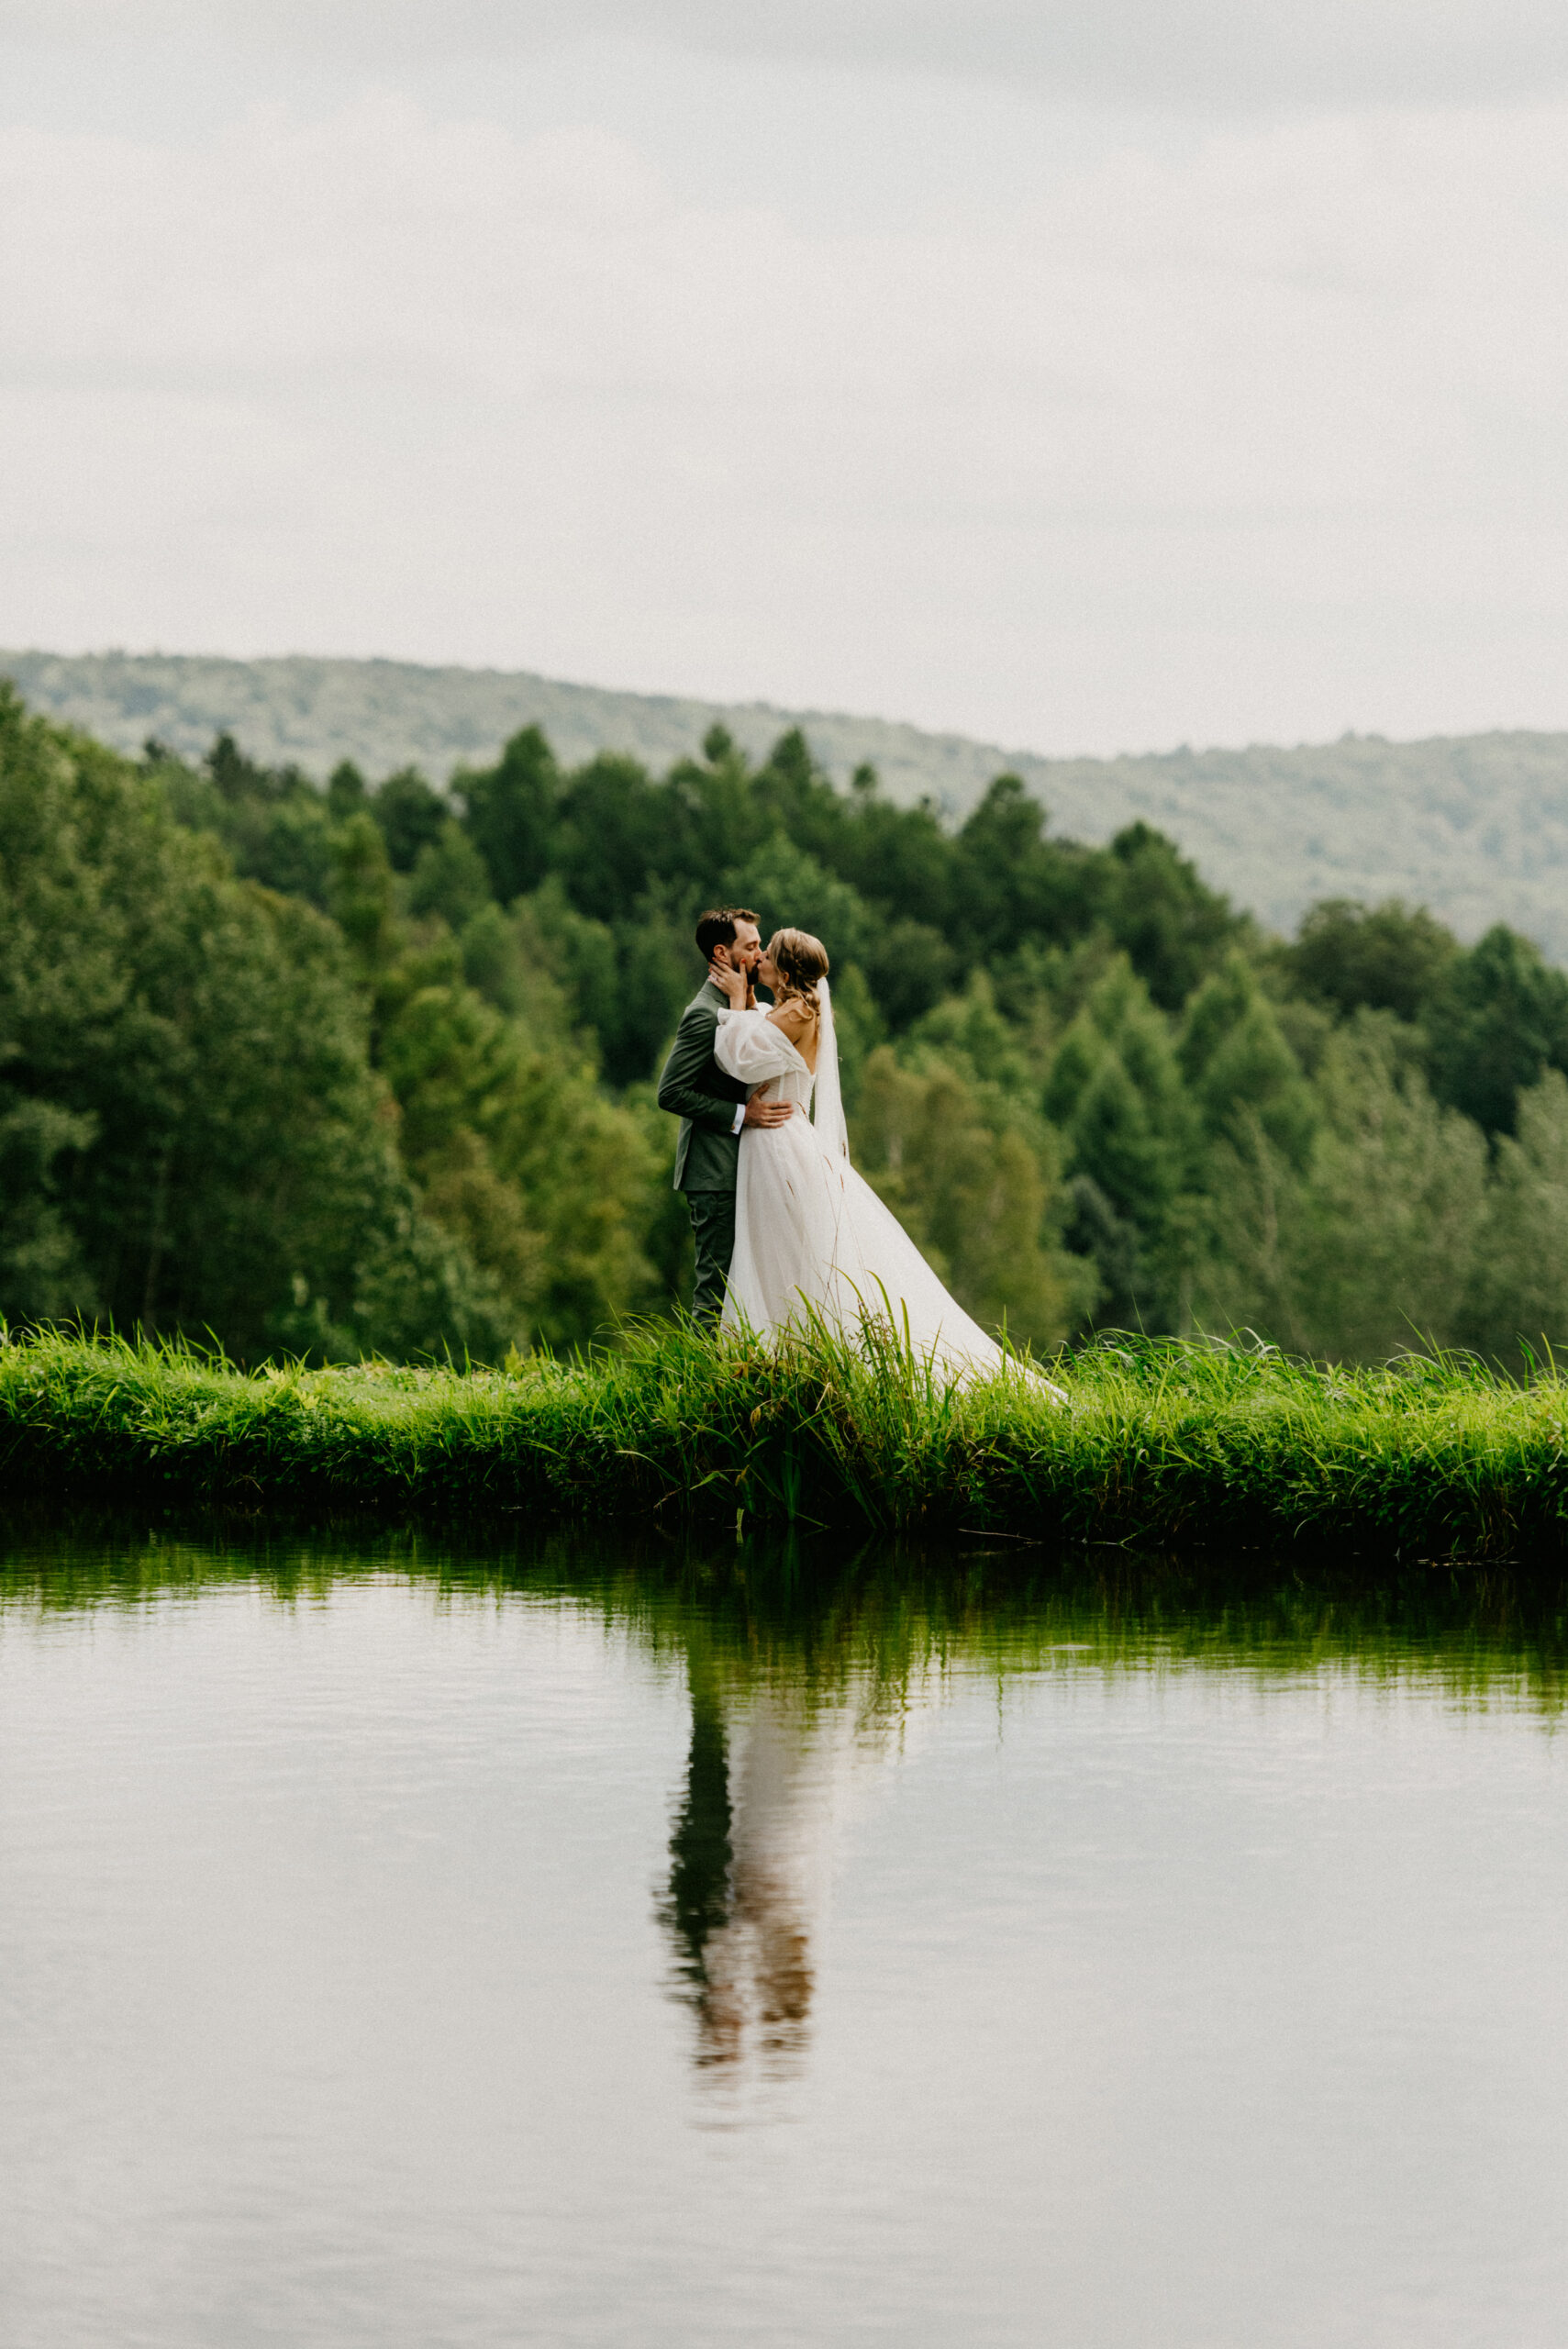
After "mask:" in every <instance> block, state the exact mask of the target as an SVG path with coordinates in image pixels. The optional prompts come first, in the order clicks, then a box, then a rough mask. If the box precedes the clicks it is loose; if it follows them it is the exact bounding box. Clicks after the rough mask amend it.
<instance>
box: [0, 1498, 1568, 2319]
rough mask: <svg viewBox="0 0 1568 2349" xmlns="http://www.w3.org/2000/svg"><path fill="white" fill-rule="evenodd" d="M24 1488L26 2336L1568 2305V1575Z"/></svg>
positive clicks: (13, 2202) (15, 1975)
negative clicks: (342, 1523)
mask: <svg viewBox="0 0 1568 2349" xmlns="http://www.w3.org/2000/svg"><path fill="white" fill-rule="evenodd" d="M1342 1579H1343V1581H1344V1585H1345V1586H1344V1587H1341V1586H1340V1583H1339V1582H1336V1580H1335V1579H1334V1578H1333V1577H1328V1578H1323V1577H1319V1578H1318V1580H1313V1579H1311V1578H1306V1577H1304V1576H1303V1575H1301V1573H1299V1572H1298V1571H1296V1570H1292V1569H1290V1568H1288V1567H1283V1566H1273V1565H1271V1564H1268V1563H1267V1562H1259V1561H1252V1562H1251V1563H1249V1564H1246V1565H1245V1567H1244V1569H1243V1567H1241V1566H1240V1565H1239V1566H1238V1567H1237V1568H1236V1569H1235V1570H1234V1571H1231V1572H1229V1573H1221V1572H1220V1571H1219V1570H1218V1569H1216V1568H1213V1567H1210V1568H1208V1569H1206V1570H1205V1574H1204V1575H1203V1576H1201V1577H1199V1576H1195V1575H1194V1573H1193V1572H1192V1571H1191V1570H1190V1569H1188V1570H1184V1569H1178V1568H1177V1567H1175V1566H1172V1565H1169V1564H1162V1562H1159V1561H1142V1562H1140V1561H1136V1560H1129V1559H1126V1558H1124V1557H1123V1556H1122V1555H1121V1554H1120V1553H1099V1554H1098V1555H1097V1556H1093V1555H1092V1556H1088V1557H1079V1558H1076V1559H1061V1558H1050V1557H1047V1556H1046V1555H1045V1554H1044V1553H1038V1552H1035V1553H1031V1552H1028V1551H1025V1550H1022V1549H1018V1550H1016V1551H1014V1552H1011V1553H1006V1552H1003V1551H1001V1550H1000V1549H992V1550H986V1549H985V1547H984V1544H981V1543H977V1544H976V1546H975V1547H974V1548H973V1549H972V1550H970V1551H968V1552H961V1553H958V1554H954V1555H951V1556H948V1557H932V1556H929V1555H916V1554H912V1553H906V1554H904V1555H894V1554H879V1553H862V1554H859V1555H851V1554H849V1553H832V1552H831V1551H830V1550H824V1551H821V1552H818V1553H798V1552H789V1551H784V1552H780V1553H762V1552H759V1551H756V1550H753V1549H751V1548H750V1547H740V1548H737V1547H735V1546H734V1545H731V1546H730V1547H729V1548H728V1549H720V1550H718V1551H717V1552H715V1553H711V1554H705V1553H692V1554H685V1553H677V1552H675V1551H673V1550H670V1549H667V1548H662V1547H658V1546H656V1545H654V1544H653V1543H651V1542H649V1543H648V1544H646V1545H644V1546H642V1547H640V1548H639V1547H638V1546H637V1545H636V1544H630V1545H628V1544H624V1543H623V1544H619V1545H617V1544H613V1543H612V1544H607V1545H606V1543H605V1542H603V1540H602V1539H600V1540H598V1541H595V1542H573V1541H566V1540H562V1541H557V1542H539V1543H533V1544H530V1543H529V1542H527V1541H526V1540H519V1541H514V1542H506V1543H503V1542H499V1541H498V1539H497V1538H496V1537H495V1536H494V1535H476V1536H475V1537H474V1538H473V1541H467V1540H462V1541H460V1540H458V1539H456V1538H455V1537H450V1536H449V1537H445V1538H444V1539H439V1540H437V1539H432V1538H431V1537H430V1536H429V1535H428V1534H426V1533H413V1532H407V1533H400V1534H396V1535H391V1534H375V1535H364V1536H360V1537H355V1536H353V1535H351V1534H347V1535H345V1534H339V1535H337V1536H334V1537H332V1538H325V1537H317V1538H310V1537H305V1536H301V1537H299V1538H297V1539H295V1538H283V1537H277V1538H272V1539H264V1538H262V1537H261V1536H259V1535H254V1534H250V1535H248V1534H244V1533H239V1534H234V1533H228V1534H222V1535H220V1534H217V1533H209V1534H206V1535H202V1534H199V1533H197V1534H193V1533H191V1532H189V1531H185V1532H183V1533H181V1534H175V1533H171V1532H169V1531H161V1532H152V1533H149V1532H147V1531H136V1530H134V1529H133V1530H131V1531H127V1530H126V1529H124V1528H113V1527H108V1528H105V1527H98V1528H91V1527H88V1528H83V1526H81V1525H75V1526H72V1527H71V1528H69V1529H67V1528H52V1529H51V1528H50V1527H49V1526H48V1525H38V1524H33V1525H21V1526H15V1527H13V1530H12V1532H11V1534H10V1536H9V1540H8V1545H7V1546H6V1550H5V1554H4V1557H3V1559H0V2191H3V2195H4V2208H5V2211H6V2227H5V2232H6V2258H5V2261H4V2275H3V2278H0V2296H3V2305H0V2334H3V2337H4V2338H5V2340H6V2342H8V2343H17V2344H19V2345H20V2344H27V2345H28V2349H31V2344H40V2349H41V2344H45V2343H47V2344H49V2349H76V2344H100V2343H102V2344H113V2349H140V2344H143V2343H145V2344H148V2349H217V2345H218V2344H221V2349H250V2344H258V2345H259V2344H267V2345H268V2349H272V2344H278V2345H279V2349H283V2344H287V2349H312V2345H313V2344H317V2343H320V2344H331V2349H343V2345H345V2344H354V2349H358V2344H361V2343H362V2344H365V2345H366V2349H370V2345H371V2344H375V2349H388V2344H405V2343H406V2344H409V2349H415V2344H417V2349H432V2344H455V2345H456V2349H469V2344H475V2349H477V2345H478V2344H490V2343H496V2344H500V2343H507V2344H515V2343H534V2342H539V2343H593V2344H595V2349H603V2344H606V2343H628V2344H629V2343H636V2344H638V2349H648V2345H649V2344H654V2345H655V2349H663V2344H666V2343H668V2344H672V2349H673V2344H677V2343H678V2344H682V2349H692V2344H709V2343H712V2344H720V2343H722V2344H726V2345H727V2349H728V2344H734V2343H769V2344H774V2343H776V2344H781V2349H782V2344H784V2343H790V2344H797V2343H835V2344H836V2343H841V2342H860V2341H865V2342H873V2343H880V2342H887V2343H893V2342H897V2343H943V2344H946V2343H966V2344H969V2343H980V2344H993V2343H1041V2342H1047V2343H1063V2344H1073V2349H1086V2345H1087V2349H1098V2344H1102V2343H1104V2344H1110V2343H1118V2344H1120V2343H1128V2344H1131V2343H1139V2344H1146V2343H1159V2344H1161V2345H1162V2349H1186V2344H1193V2349H1198V2345H1199V2344H1202V2349H1218V2344H1230V2343H1234V2344H1237V2349H1243V2344H1244V2349H1257V2344H1259V2343H1270V2344H1278V2343H1302V2344H1307V2343H1310V2344H1312V2349H1324V2344H1326V2343H1356V2344H1362V2343H1390V2344H1393V2343H1399V2344H1408V2343H1422V2344H1423V2349H1434V2344H1447V2343H1477V2344H1479V2343H1485V2344H1487V2349H1494V2344H1496V2343H1502V2342H1506V2343H1509V2344H1516V2345H1517V2344H1521V2343H1547V2342H1549V2341H1550V2342H1556V2341H1558V2340H1560V2339H1562V2335H1563V2332H1564V2328H1565V2327H1568V2248H1565V2243H1568V2231H1565V2230H1564V2229H1563V2226H1562V2211H1563V2209H1564V2206H1565V2202H1568V1964H1565V1961H1568V1868H1565V1858H1568V1835H1565V1831H1568V1746H1565V1743H1564V1739H1563V1737H1562V1719H1563V1716H1562V1698H1563V1691H1564V1687H1565V1686H1568V1682H1565V1680H1564V1676H1563V1673H1562V1664H1563V1660H1564V1650H1565V1645H1568V1642H1565V1639H1564V1631H1563V1620H1564V1619H1563V1610H1562V1596H1561V1594H1560V1593H1557V1592H1553V1593H1551V1594H1547V1595H1542V1594H1540V1593H1539V1592H1537V1593H1533V1594H1532V1593H1531V1592H1530V1591H1529V1590H1528V1589H1524V1590H1521V1589H1520V1588H1518V1587H1516V1586H1513V1585H1509V1584H1500V1583H1497V1582H1496V1581H1494V1582H1493V1583H1492V1584H1491V1585H1489V1586H1475V1585H1473V1584H1472V1583H1469V1582H1467V1581H1466V1580H1465V1579H1464V1578H1462V1577H1454V1578H1451V1577H1450V1576H1449V1575H1446V1574H1445V1575H1437V1574H1436V1573H1434V1571H1433V1570H1431V1569H1429V1568H1422V1569H1417V1568H1412V1569H1411V1570H1410V1573H1409V1575H1407V1578H1406V1579H1405V1580H1404V1581H1403V1582H1400V1583H1397V1584H1395V1585H1392V1586H1388V1587H1385V1588H1382V1589H1379V1590H1377V1591H1375V1592H1373V1594H1371V1595H1370V1596H1369V1595H1367V1594H1366V1593H1364V1592H1362V1593H1360V1594H1358V1595H1354V1596H1351V1595H1347V1592H1348V1591H1353V1589H1354V1585H1353V1579H1352V1578H1351V1575H1350V1569H1349V1568H1347V1569H1346V1572H1345V1576H1344V1577H1343V1578H1342Z"/></svg>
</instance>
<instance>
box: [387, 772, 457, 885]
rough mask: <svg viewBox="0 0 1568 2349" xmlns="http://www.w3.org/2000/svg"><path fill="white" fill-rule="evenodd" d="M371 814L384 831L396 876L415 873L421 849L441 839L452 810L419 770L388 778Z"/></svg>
mask: <svg viewBox="0 0 1568 2349" xmlns="http://www.w3.org/2000/svg"><path fill="white" fill-rule="evenodd" d="M370 809H371V814H372V815H373V817H374V818H375V820H376V822H377V824H378V825H379V826H380V828H381V835H382V838H383V839H384V841H385V842H386V853H387V856H388V859H389V860H390V862H391V864H392V869H393V871H394V872H395V873H412V872H413V870H414V867H415V865H416V864H417V863H418V861H419V852H420V851H421V850H422V849H426V848H433V847H434V846H435V844H436V842H437V841H439V839H440V837H441V828H442V826H443V825H444V824H445V822H446V820H447V816H448V814H449V812H450V811H449V809H448V807H447V804H446V802H445V800H443V799H442V798H441V796H440V795H439V792H436V791H432V790H431V788H430V786H429V785H428V783H427V782H426V780H425V778H424V776H423V775H422V774H420V773H419V770H418V768H417V767H403V768H400V769H399V771H398V773H397V774H389V775H388V776H387V778H386V781H385V782H384V784H383V785H382V786H381V788H380V790H379V791H377V792H376V793H375V794H374V795H373V797H372V799H371V803H370Z"/></svg>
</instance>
